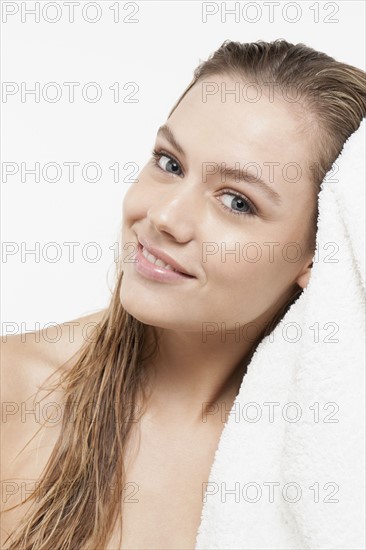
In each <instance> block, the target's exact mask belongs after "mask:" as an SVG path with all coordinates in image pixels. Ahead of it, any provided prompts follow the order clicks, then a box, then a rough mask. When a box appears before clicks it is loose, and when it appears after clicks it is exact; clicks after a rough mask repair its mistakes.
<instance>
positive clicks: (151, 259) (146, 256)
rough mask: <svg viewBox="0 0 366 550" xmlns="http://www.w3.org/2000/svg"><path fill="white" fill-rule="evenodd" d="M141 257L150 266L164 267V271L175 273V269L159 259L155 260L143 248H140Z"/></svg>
mask: <svg viewBox="0 0 366 550" xmlns="http://www.w3.org/2000/svg"><path fill="white" fill-rule="evenodd" d="M142 255H143V256H144V257H145V258H146V259H147V260H148V261H149V262H150V263H152V264H155V265H158V266H160V267H164V268H165V269H169V270H170V271H176V269H174V268H173V267H172V266H171V265H169V264H166V263H165V262H163V261H162V260H160V259H159V258H156V257H155V256H154V255H153V254H150V253H149V252H148V251H147V250H146V249H145V248H144V247H142Z"/></svg>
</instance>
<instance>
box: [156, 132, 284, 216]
mask: <svg viewBox="0 0 366 550" xmlns="http://www.w3.org/2000/svg"><path fill="white" fill-rule="evenodd" d="M157 135H162V136H164V137H165V138H166V140H167V141H169V143H171V145H173V147H174V148H175V149H176V150H177V151H178V153H180V154H181V155H182V156H183V157H184V158H186V154H185V152H184V149H183V147H182V146H181V145H180V144H179V143H178V141H177V140H176V138H175V136H174V134H173V132H172V130H171V128H170V127H169V126H168V125H167V124H163V126H160V127H159V129H158V131H157ZM223 164H224V163H221V164H219V165H218V166H219V168H218V173H219V174H220V175H221V181H222V178H223V177H224V178H225V179H224V181H225V180H226V178H228V179H230V180H233V181H235V182H236V183H238V181H245V182H247V183H249V184H251V185H254V186H256V187H257V188H259V189H260V190H261V191H262V192H263V193H264V194H265V195H267V197H268V198H269V199H270V200H271V201H273V202H274V203H275V204H277V205H280V204H282V199H281V196H280V195H279V194H278V193H277V192H276V191H275V190H274V189H272V187H271V186H270V185H268V183H267V182H266V181H264V180H263V179H262V178H261V177H259V176H258V175H256V174H254V173H253V172H251V171H250V170H248V169H245V171H244V173H243V170H241V169H240V168H234V167H231V166H226V165H225V167H223V166H222V165H223Z"/></svg>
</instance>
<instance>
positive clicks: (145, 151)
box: [1, 0, 365, 333]
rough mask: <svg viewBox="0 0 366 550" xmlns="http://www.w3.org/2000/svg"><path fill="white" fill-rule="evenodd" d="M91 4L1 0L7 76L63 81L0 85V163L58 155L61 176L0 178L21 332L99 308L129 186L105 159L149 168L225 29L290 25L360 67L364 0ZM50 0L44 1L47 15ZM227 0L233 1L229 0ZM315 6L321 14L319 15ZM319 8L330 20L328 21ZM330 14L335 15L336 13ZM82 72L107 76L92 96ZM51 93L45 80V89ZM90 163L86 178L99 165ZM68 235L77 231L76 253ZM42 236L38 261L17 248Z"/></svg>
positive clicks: (9, 284) (244, 35) (11, 293)
mask: <svg viewBox="0 0 366 550" xmlns="http://www.w3.org/2000/svg"><path fill="white" fill-rule="evenodd" d="M88 3H89V2H84V1H82V0H81V1H80V5H79V6H75V12H74V17H75V21H74V22H73V23H71V22H69V17H70V12H69V10H68V9H67V7H66V6H65V5H64V2H57V4H58V7H59V15H61V17H60V20H59V21H58V22H55V23H50V22H47V21H46V20H45V19H46V18H48V19H55V18H56V15H57V11H56V8H55V7H54V4H56V2H51V3H50V2H40V10H41V17H40V22H39V23H37V22H35V17H34V15H30V14H26V13H25V12H24V9H25V8H26V9H28V10H29V9H34V7H35V2H2V3H1V4H2V12H3V13H2V16H3V22H2V29H1V30H2V59H1V61H2V81H3V83H5V82H15V83H17V84H18V85H19V88H20V86H21V82H25V83H26V86H27V87H28V88H34V86H35V83H36V82H39V83H40V88H41V90H42V88H43V86H44V85H45V84H47V83H48V82H56V83H58V84H59V85H60V86H61V89H62V92H63V93H62V97H61V99H60V100H59V101H58V102H55V103H50V102H47V101H45V100H44V99H43V98H42V95H41V100H40V102H39V103H36V102H35V101H34V96H30V95H28V96H27V98H26V101H25V102H22V101H21V95H20V92H18V93H16V94H15V95H13V96H9V97H7V101H6V102H5V101H4V99H5V98H4V96H3V98H2V103H1V109H2V149H1V153H2V163H3V164H2V166H4V163H5V162H15V163H16V164H17V165H18V166H19V169H20V163H21V162H24V163H26V167H27V168H30V167H32V166H33V167H34V164H35V162H39V163H40V165H41V167H42V166H44V165H45V164H46V163H48V162H57V163H58V164H59V165H60V166H61V168H63V172H62V174H63V175H62V178H61V179H60V181H59V182H57V183H51V182H47V181H45V180H44V179H43V178H42V176H41V181H40V182H39V183H35V179H34V176H32V175H27V177H26V181H25V182H22V181H21V177H20V170H19V172H18V173H17V174H16V175H13V176H8V179H7V181H6V182H4V181H3V182H2V190H1V199H2V207H1V240H2V247H3V254H2V263H1V268H2V288H1V321H2V328H3V330H2V332H3V333H4V332H6V329H4V327H5V323H16V325H14V326H15V331H16V332H24V331H27V330H34V329H35V328H37V326H36V323H37V322H38V323H39V324H40V327H41V328H42V327H43V326H44V325H45V324H46V323H59V322H63V321H67V320H71V319H74V318H76V317H79V316H81V315H86V314H87V313H90V312H93V311H96V310H99V309H101V308H104V307H106V305H107V303H108V300H109V297H110V287H111V286H113V280H114V269H115V265H114V261H113V251H112V250H110V249H109V247H110V246H111V245H113V243H115V242H117V241H118V239H119V238H120V226H121V208H122V200H123V196H124V193H125V192H126V190H127V188H128V186H129V184H128V183H126V182H123V181H121V182H120V183H115V182H114V181H113V173H112V171H111V170H110V169H109V167H110V166H111V165H112V164H114V163H116V162H118V163H119V164H120V167H121V169H122V167H123V166H124V165H125V163H127V162H134V163H136V164H137V165H138V166H139V168H140V169H141V168H142V167H143V165H144V164H145V162H146V161H147V160H148V158H149V156H150V152H151V149H152V147H153V144H154V138H155V134H156V130H157V128H158V126H159V125H160V124H162V123H163V122H164V121H165V120H166V117H167V116H168V112H169V110H170V108H171V107H172V105H173V104H174V102H175V101H176V99H177V98H178V96H179V95H180V93H181V92H182V91H183V89H184V88H185V87H186V86H187V84H188V83H189V82H190V80H191V78H192V76H193V70H194V68H195V67H196V66H197V64H198V63H199V62H200V61H201V60H204V59H206V58H207V57H208V55H209V54H210V53H212V52H213V51H214V50H215V49H217V48H218V47H219V46H220V45H221V44H222V42H223V41H224V40H225V39H231V40H238V41H240V42H250V41H255V40H259V39H262V40H266V41H270V40H274V39H276V38H285V39H287V40H288V41H290V42H293V43H297V42H303V43H305V44H306V45H308V46H311V47H313V48H315V49H317V50H320V51H324V52H325V53H327V54H328V55H331V56H332V57H335V58H336V59H337V60H339V61H344V62H347V63H350V64H352V65H355V66H357V67H360V68H362V69H365V54H364V52H365V38H364V21H365V4H364V2H363V1H362V0H360V1H347V2H345V1H344V2H313V1H310V2H308V1H303V0H301V1H298V2H284V1H281V2H277V3H276V2H270V3H272V4H273V3H275V4H278V5H277V6H275V11H274V14H275V18H274V21H273V22H271V21H270V12H269V6H266V5H265V4H268V2H267V3H266V2H237V4H240V12H241V16H240V20H239V21H238V22H236V21H235V17H234V15H227V19H226V22H225V21H224V19H223V14H222V13H220V6H221V2H218V3H216V4H215V3H214V2H211V3H209V4H210V8H211V9H214V8H215V5H216V8H217V9H218V10H219V11H218V13H217V14H214V15H211V16H208V17H207V21H206V22H203V21H202V12H203V9H204V7H203V4H205V3H202V2H196V1H183V2H173V1H161V2H154V1H142V2H135V3H130V6H128V5H127V4H128V3H127V2H119V4H120V21H119V22H117V23H115V22H114V20H113V18H114V12H113V11H112V10H111V9H110V8H111V7H112V6H113V5H116V2H110V1H101V2H99V3H98V5H99V8H100V10H101V14H102V15H101V18H100V20H99V21H98V22H96V23H90V22H88V21H86V20H85V18H83V16H82V8H83V7H85V4H88ZM46 4H50V6H48V8H47V10H46V11H45V17H43V15H42V9H44V6H45V5H46ZM51 4H53V6H52V5H51ZM89 4H90V3H89ZM132 4H135V5H137V6H138V11H137V13H135V15H131V18H133V19H137V21H138V22H136V23H129V22H127V21H124V19H128V14H130V13H132V12H133V11H134V7H133V5H132ZM207 4H208V3H206V5H207ZM234 4H235V3H234V2H227V3H226V6H227V9H230V8H233V7H234ZM250 4H251V5H250ZM6 6H8V7H6ZM9 6H10V7H9ZM12 6H15V8H14V7H12ZM16 8H18V12H17V13H15V14H14V15H9V16H8V18H7V20H6V17H5V13H4V10H5V9H7V10H12V9H16ZM316 9H318V10H319V21H318V22H316V21H314V19H315V10H316ZM22 10H23V13H22ZM243 10H244V12H243ZM245 10H247V11H246V12H245ZM85 13H86V16H87V17H89V19H94V18H95V16H96V13H97V12H96V9H95V8H93V6H90V7H89V8H88V9H87V11H86V12H85ZM332 13H333V15H332ZM243 14H244V15H243ZM296 14H300V18H299V20H298V21H297V22H291V20H294V19H295V18H296ZM327 16H328V18H329V19H330V21H329V22H326V21H325V19H326V18H327ZM256 17H257V18H258V20H257V21H256V22H254V20H255V18H256ZM22 18H23V19H24V22H22ZM286 19H287V21H286ZM334 19H338V22H332V20H334ZM64 82H79V83H80V86H79V87H77V88H75V102H74V103H70V102H69V100H68V89H67V87H66V86H64V85H63V83H64ZM88 82H98V83H99V85H100V86H101V88H102V93H103V95H102V98H101V99H100V101H98V102H96V103H89V102H87V101H85V100H84V99H83V97H82V95H81V88H82V87H83V86H84V85H85V84H86V83H88ZM115 82H119V83H120V86H121V101H120V102H118V103H115V102H114V101H113V94H112V91H111V90H109V89H108V88H109V86H111V85H113V83H115ZM126 82H135V83H137V85H138V87H139V90H138V92H137V94H136V96H135V97H136V98H138V100H139V101H138V102H137V103H124V102H123V101H122V100H123V98H124V97H125V96H126V95H127V93H128V92H129V91H131V88H129V89H128V90H123V85H124V84H125V83H126ZM3 85H4V84H3ZM52 93H53V91H52V90H49V95H50V97H51V96H52ZM90 93H91V95H92V90H90ZM64 162H79V163H80V166H79V167H78V168H76V169H75V176H76V177H75V182H74V183H71V182H69V181H68V172H67V169H66V167H65V166H64V165H63V163H64ZM89 162H96V163H98V164H99V165H100V167H101V168H102V177H101V178H100V180H99V181H98V182H94V183H90V182H87V181H85V180H84V179H83V177H82V174H81V167H82V166H83V165H85V164H86V163H89ZM88 174H90V176H91V177H93V175H94V172H92V171H90V172H89V173H88ZM53 175H54V172H50V176H51V177H52V176H53ZM125 176H127V171H126V170H123V169H122V170H121V179H122V180H123V178H125ZM49 242H56V243H58V244H59V246H60V249H61V253H62V256H61V258H60V260H59V261H57V262H55V263H52V262H51V261H49V259H50V258H51V259H52V258H53V257H54V256H55V253H56V250H55V248H53V249H51V248H49V249H48V250H47V248H46V249H45V248H44V247H45V245H46V244H47V243H49ZM64 242H77V243H80V246H78V247H77V248H76V249H75V261H74V262H73V263H72V262H70V261H69V249H68V248H67V247H66V246H64V245H63V243H64ZM90 242H97V243H99V245H100V247H101V250H102V257H101V258H100V260H99V261H97V262H95V263H93V262H91V261H88V260H87V259H88V258H89V260H90V259H93V258H94V255H95V249H89V256H85V257H83V255H82V253H81V249H82V248H83V246H84V245H85V244H86V243H90ZM7 243H15V244H14V246H15V247H16V248H17V249H18V252H16V253H15V254H13V255H8V256H5V255H4V246H9V245H7ZM21 243H24V244H23V245H22V244H21ZM36 243H39V245H38V246H39V247H40V251H41V255H40V258H39V260H40V261H39V262H37V261H35V256H34V255H29V254H28V255H26V256H25V257H24V256H23V258H22V255H21V250H22V247H23V251H24V249H25V248H26V249H34V248H35V246H36ZM44 250H45V251H46V252H45V254H46V255H45V257H43V255H42V251H44ZM47 254H48V256H47ZM5 260H6V261H5Z"/></svg>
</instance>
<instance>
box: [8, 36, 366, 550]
mask: <svg viewBox="0 0 366 550" xmlns="http://www.w3.org/2000/svg"><path fill="white" fill-rule="evenodd" d="M214 75H235V76H242V77H243V78H244V79H247V80H248V79H249V80H250V81H251V82H253V81H255V82H258V83H265V82H273V83H276V84H277V85H278V86H279V87H280V88H281V90H285V89H288V88H289V87H290V86H291V87H292V86H294V85H296V86H297V87H298V88H299V89H300V90H301V92H302V98H303V100H304V104H303V107H304V109H305V110H306V113H307V114H308V115H309V116H310V117H311V123H312V124H316V129H317V131H315V130H314V136H315V137H314V155H316V158H314V162H316V163H318V166H319V170H317V171H316V172H314V185H315V186H316V187H317V188H319V184H320V182H321V181H322V179H323V176H324V174H325V173H326V172H327V171H328V169H329V168H330V167H331V165H332V164H333V162H334V161H335V159H336V158H337V156H338V154H339V153H340V152H341V150H342V148H343V146H344V143H345V141H346V140H347V139H348V137H349V136H350V135H351V134H352V133H353V132H354V131H355V130H357V128H358V127H359V125H360V123H361V120H362V119H363V118H364V117H365V116H366V78H365V77H366V74H365V72H364V71H362V70H361V69H358V68H356V67H353V66H351V65H348V64H345V63H341V62H338V61H336V60H335V59H333V58H332V57H330V56H328V55H326V54H324V53H321V52H318V51H315V50H313V49H312V48H309V47H307V46H305V45H304V44H296V45H294V44H290V43H288V42H287V41H285V40H282V39H280V40H275V41H273V42H264V41H257V42H253V43H239V42H232V41H229V40H226V41H225V42H224V43H223V44H222V45H221V46H220V48H218V50H217V51H215V52H214V53H213V54H212V55H211V56H210V57H209V58H208V59H207V60H206V61H203V62H201V63H200V64H199V66H198V67H197V68H196V69H195V71H194V78H193V80H192V81H191V82H190V84H189V85H188V86H187V88H186V90H185V91H184V92H183V94H182V95H181V97H180V98H179V99H178V101H177V103H176V104H175V105H174V107H173V109H172V110H171V112H170V114H169V116H170V115H171V114H172V112H173V111H174V109H175V108H176V107H177V105H178V104H179V103H180V101H181V100H182V99H183V97H184V96H185V94H186V93H187V92H188V91H189V89H190V88H191V87H192V86H194V85H195V84H196V83H197V81H198V80H200V81H202V79H205V78H209V77H212V76H214ZM316 221H317V210H314V212H313V213H312V217H311V221H310V224H309V225H310V232H309V242H310V243H311V246H314V236H315V235H316ZM122 278H123V269H122V262H120V263H119V264H117V268H116V278H115V287H114V290H113V293H112V296H111V300H110V303H109V305H108V307H107V308H106V310H105V312H104V316H103V318H102V320H101V321H100V323H99V326H98V330H95V338H93V339H88V341H84V343H83V345H82V347H81V348H80V353H79V355H78V358H77V360H76V361H75V362H74V364H73V365H72V366H71V368H70V369H66V370H64V371H61V370H60V372H61V373H62V374H60V375H59V377H58V378H57V380H56V382H55V383H54V385H53V386H51V388H54V389H57V388H58V387H61V386H62V388H63V392H64V393H63V394H64V402H65V406H64V414H63V418H62V429H61V432H60V435H59V437H58V440H57V442H56V444H55V446H54V448H53V451H52V453H51V456H50V458H49V460H48V462H47V465H46V468H45V470H44V472H43V473H42V476H41V478H40V480H39V481H38V484H37V487H36V489H35V491H34V492H33V493H32V494H31V495H29V496H28V498H27V499H26V500H28V499H31V500H32V499H33V500H34V505H33V506H32V508H31V509H30V510H29V511H28V513H27V514H26V516H25V517H24V518H23V521H22V522H21V523H20V524H19V526H18V527H17V528H16V529H15V531H14V532H13V533H12V534H11V535H10V536H9V537H8V538H7V540H6V541H5V542H6V543H8V544H10V546H7V548H8V549H9V550H15V549H17V550H44V549H56V548H57V549H60V550H71V549H76V548H78V549H79V548H93V549H94V548H104V547H105V546H106V544H107V542H108V540H109V538H110V536H111V534H112V530H113V527H114V526H115V522H116V520H117V519H118V518H119V519H120V522H121V525H122V506H121V503H122V494H123V488H124V478H125V472H124V456H125V448H126V444H127V440H128V436H129V434H130V433H131V427H132V423H133V422H135V421H136V411H135V409H134V407H133V406H132V407H131V406H130V405H131V403H132V404H134V403H136V399H137V396H138V395H140V393H141V395H142V396H144V381H145V378H144V365H145V363H146V361H147V360H148V359H149V357H151V356H152V355H153V354H154V353H155V351H156V343H157V342H156V340H155V343H154V342H153V344H152V345H151V346H150V347H147V346H146V344H147V339H146V334H147V325H145V324H144V323H142V322H140V321H138V320H137V319H135V318H134V317H133V316H132V315H130V314H129V313H128V312H127V311H126V310H125V309H124V308H123V307H122V305H121V302H120V298H119V293H120V287H121V283H122ZM301 290H302V289H300V288H297V289H296V292H295V293H294V295H293V296H292V299H291V300H290V302H289V303H288V304H286V307H283V308H281V311H279V312H278V313H277V314H276V316H275V318H274V319H273V323H272V324H271V329H270V330H273V328H274V327H275V326H276V324H277V323H278V322H279V320H280V319H281V318H282V317H283V315H284V313H285V312H286V311H287V309H288V307H289V306H290V305H291V304H292V303H293V302H294V301H295V300H296V299H297V297H298V296H299V295H300V294H301ZM268 333H269V330H266V332H265V333H264V334H263V336H264V335H266V334H268ZM91 402H92V403H94V404H95V406H94V407H93V415H92V417H91V416H90V403H91ZM75 404H77V409H76V411H75ZM75 412H76V414H75ZM71 419H72V421H71ZM112 487H113V490H111V488H112ZM23 502H24V500H23ZM20 504H22V503H20ZM20 504H18V505H17V506H19V505H20Z"/></svg>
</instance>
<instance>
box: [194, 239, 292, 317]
mask: <svg viewBox="0 0 366 550" xmlns="http://www.w3.org/2000/svg"><path fill="white" fill-rule="evenodd" d="M269 241H270V240H269V239H268V241H267V240H266V239H265V242H269ZM272 242H273V240H272ZM282 249H283V246H282V245H281V244H280V245H279V246H277V247H274V252H272V253H271V250H272V249H271V247H269V246H265V245H264V244H259V242H258V241H257V242H256V243H255V245H249V246H248V244H246V243H238V244H237V245H236V247H235V243H232V245H229V244H226V248H225V245H222V246H221V250H219V251H218V252H217V253H216V254H215V255H212V256H210V257H208V259H207V263H206V264H203V265H206V267H205V268H204V269H205V271H206V276H207V280H208V282H209V284H208V287H207V289H206V290H207V294H210V300H212V301H214V302H215V303H216V302H217V303H219V302H221V304H226V306H225V307H226V308H227V309H228V310H229V309H231V311H232V312H235V311H237V312H238V314H240V315H241V316H242V315H243V306H245V308H246V310H245V316H246V317H247V318H248V319H254V318H255V317H257V316H258V315H261V314H262V313H264V312H265V311H266V310H267V309H269V308H270V307H271V305H273V304H275V303H276V302H277V300H278V299H279V298H280V297H281V296H282V295H283V294H284V293H286V292H287V291H288V287H289V286H290V285H291V283H292V280H293V277H294V274H295V272H296V269H298V267H296V266H298V263H291V262H289V261H287V260H286V259H285V258H284V257H283V254H282ZM234 250H235V254H234V253H229V251H234ZM212 301H211V303H212Z"/></svg>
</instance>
